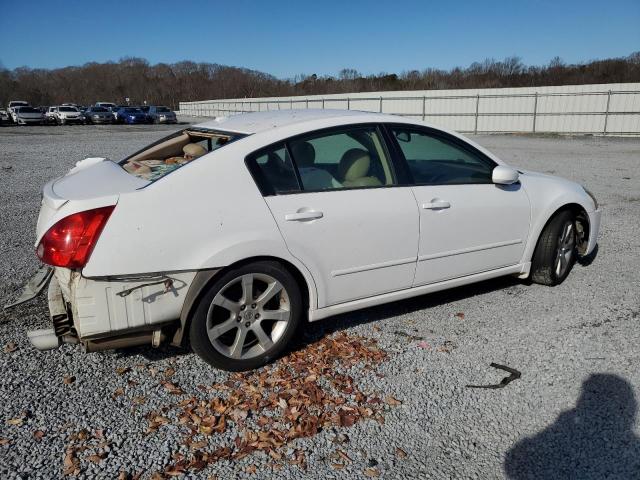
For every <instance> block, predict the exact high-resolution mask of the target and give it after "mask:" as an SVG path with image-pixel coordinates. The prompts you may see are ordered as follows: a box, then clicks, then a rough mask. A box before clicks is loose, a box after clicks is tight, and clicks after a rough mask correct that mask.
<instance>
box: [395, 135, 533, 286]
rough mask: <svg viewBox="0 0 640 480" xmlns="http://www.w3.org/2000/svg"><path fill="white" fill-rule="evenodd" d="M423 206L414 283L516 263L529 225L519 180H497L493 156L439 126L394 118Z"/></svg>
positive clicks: (397, 142)
mask: <svg viewBox="0 0 640 480" xmlns="http://www.w3.org/2000/svg"><path fill="white" fill-rule="evenodd" d="M388 131H389V133H390V135H389V136H390V138H391V141H392V142H393V143H394V145H395V148H396V149H397V151H398V153H399V155H400V156H401V157H402V159H403V160H404V162H405V165H406V167H407V169H408V171H409V172H408V173H409V177H410V178H411V181H412V183H413V185H414V187H413V191H414V194H415V197H416V200H417V203H418V208H419V211H420V246H419V251H418V263H417V267H416V276H415V281H414V286H419V285H425V284H429V283H434V282H440V281H444V280H449V279H453V278H458V277H463V276H466V275H472V274H475V273H481V272H485V271H489V270H494V269H498V268H501V267H506V266H511V265H515V264H518V263H519V262H520V260H521V258H522V254H523V252H524V247H525V242H526V239H527V235H528V232H529V223H530V205H529V199H528V197H527V195H526V193H525V192H524V189H523V188H522V186H521V185H520V183H516V184H513V185H496V184H494V183H493V182H492V181H491V177H492V171H493V168H494V167H495V166H496V164H495V162H493V160H491V159H489V158H488V157H486V156H485V155H484V154H482V153H481V152H479V151H478V150H476V149H475V148H473V147H472V146H471V145H469V144H467V143H465V142H463V141H462V140H460V139H457V138H455V137H453V136H450V135H448V134H445V133H444V132H440V131H438V130H435V129H427V128H421V127H407V126H406V125H396V126H393V125H392V126H389V130H388Z"/></svg>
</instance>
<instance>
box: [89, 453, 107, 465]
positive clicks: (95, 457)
mask: <svg viewBox="0 0 640 480" xmlns="http://www.w3.org/2000/svg"><path fill="white" fill-rule="evenodd" d="M106 456H107V454H106V453H97V454H94V455H89V456H88V457H87V458H86V460H89V461H90V462H93V463H100V462H101V461H102V460H104V458H105V457H106Z"/></svg>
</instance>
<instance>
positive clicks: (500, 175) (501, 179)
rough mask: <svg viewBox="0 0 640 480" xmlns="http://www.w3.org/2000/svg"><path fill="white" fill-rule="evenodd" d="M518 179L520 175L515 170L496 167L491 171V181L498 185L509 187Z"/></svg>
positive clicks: (501, 166) (502, 166)
mask: <svg viewBox="0 0 640 480" xmlns="http://www.w3.org/2000/svg"><path fill="white" fill-rule="evenodd" d="M519 177H520V174H519V173H518V171H517V170H516V169H515V168H511V167H507V166H505V165H498V166H497V167H496V168H494V169H493V173H492V174H491V181H492V182H493V183H497V184H499V185H511V184H512V183H516V182H517V181H518V178H519Z"/></svg>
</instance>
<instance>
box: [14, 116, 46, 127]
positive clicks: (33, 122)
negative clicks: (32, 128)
mask: <svg viewBox="0 0 640 480" xmlns="http://www.w3.org/2000/svg"><path fill="white" fill-rule="evenodd" d="M43 122H44V120H43V119H41V118H33V119H32V118H19V117H18V121H17V122H16V123H17V124H18V125H42V123H43Z"/></svg>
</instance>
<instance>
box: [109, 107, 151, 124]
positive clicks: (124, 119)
mask: <svg viewBox="0 0 640 480" xmlns="http://www.w3.org/2000/svg"><path fill="white" fill-rule="evenodd" d="M116 122H118V123H127V124H129V125H132V124H134V123H148V119H147V115H146V114H145V113H144V112H143V111H142V110H141V109H140V108H138V107H122V108H120V110H118V111H117V112H116Z"/></svg>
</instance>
